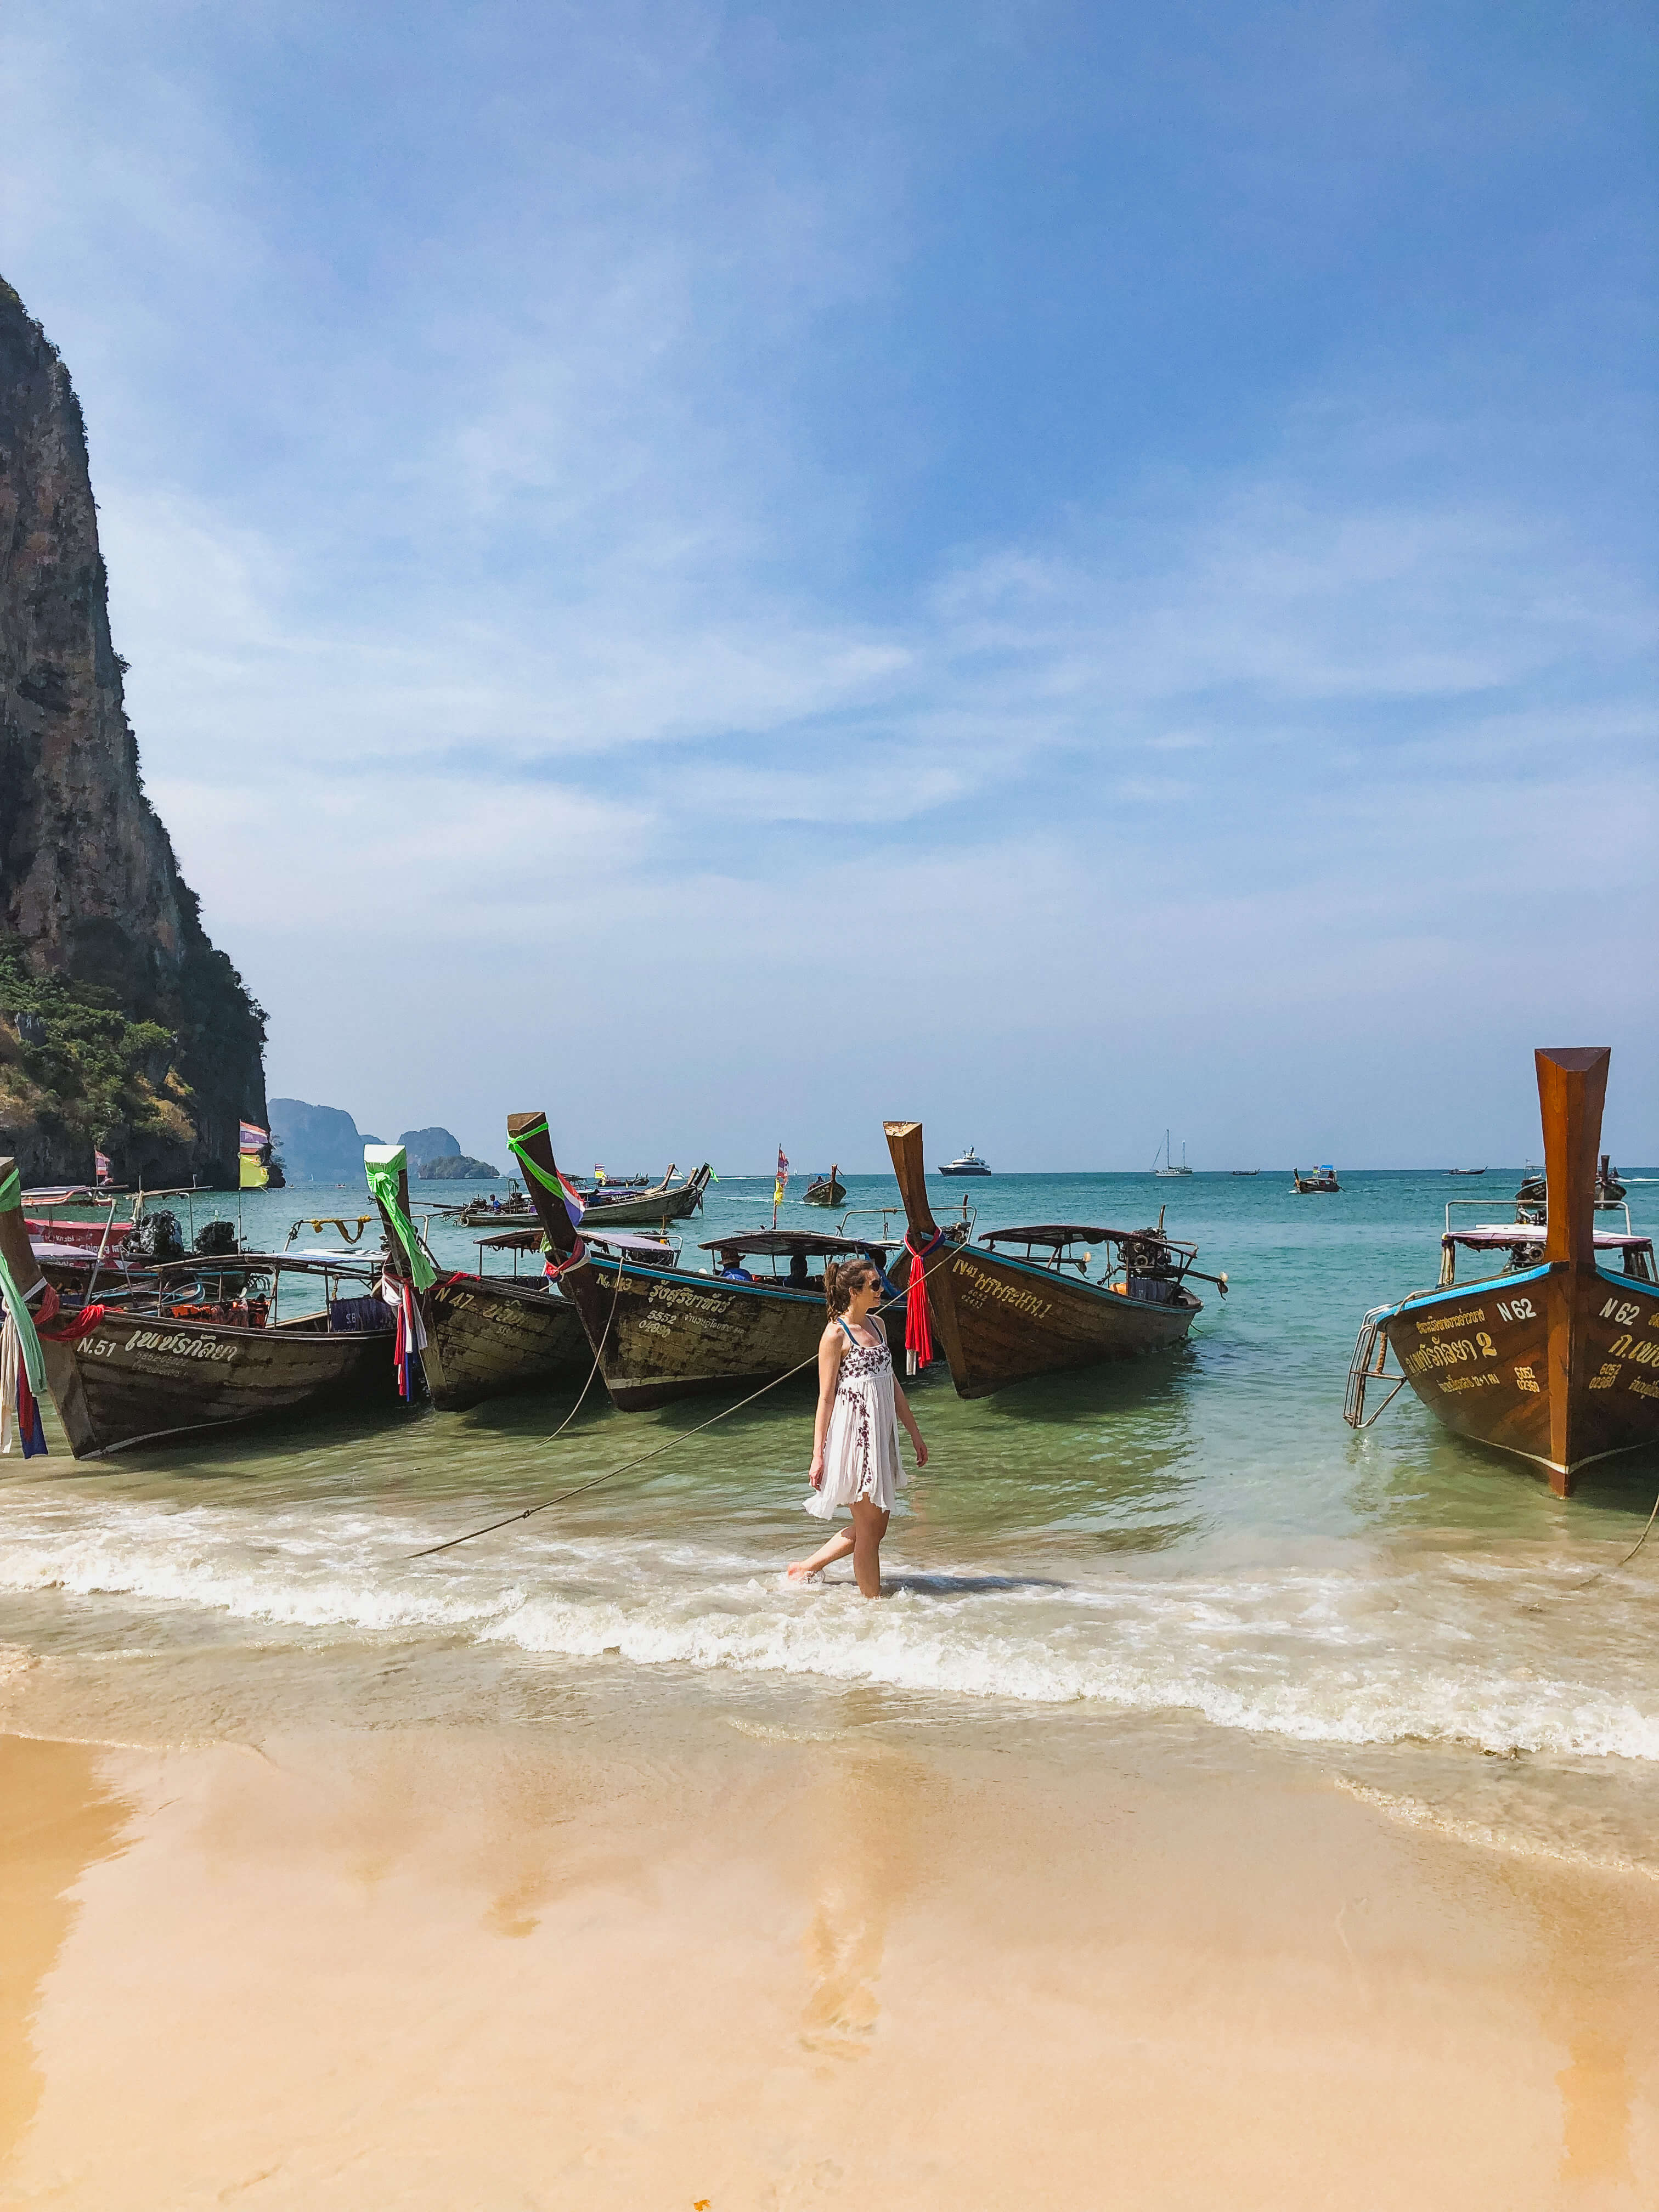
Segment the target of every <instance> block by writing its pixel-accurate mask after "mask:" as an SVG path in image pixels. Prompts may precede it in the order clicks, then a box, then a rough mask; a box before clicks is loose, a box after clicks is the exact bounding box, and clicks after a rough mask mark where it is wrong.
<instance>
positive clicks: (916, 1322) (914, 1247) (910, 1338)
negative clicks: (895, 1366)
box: [904, 1229, 945, 1375]
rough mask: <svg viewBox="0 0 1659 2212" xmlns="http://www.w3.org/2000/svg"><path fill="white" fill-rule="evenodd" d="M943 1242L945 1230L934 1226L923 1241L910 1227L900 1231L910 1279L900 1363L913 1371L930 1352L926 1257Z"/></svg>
mask: <svg viewBox="0 0 1659 2212" xmlns="http://www.w3.org/2000/svg"><path fill="white" fill-rule="evenodd" d="M944 1242H945V1231H943V1230H942V1229H936V1230H935V1231H933V1235H932V1236H931V1237H929V1238H928V1240H927V1243H925V1244H921V1245H918V1244H916V1243H914V1242H913V1240H912V1238H911V1235H910V1231H908V1229H907V1230H906V1231H905V1232H904V1249H905V1250H906V1251H907V1252H908V1254H909V1255H910V1280H909V1282H908V1285H907V1286H906V1289H905V1293H904V1364H905V1366H906V1367H907V1369H908V1371H909V1372H910V1373H911V1374H912V1375H914V1374H915V1373H916V1371H917V1370H918V1369H920V1368H923V1367H926V1366H927V1363H928V1361H929V1360H930V1359H931V1358H933V1330H932V1329H931V1328H929V1327H928V1324H927V1257H928V1255H929V1254H930V1253H933V1252H937V1251H938V1249H939V1246H940V1245H941V1244H942V1243H944Z"/></svg>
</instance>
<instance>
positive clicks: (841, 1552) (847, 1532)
mask: <svg viewBox="0 0 1659 2212" xmlns="http://www.w3.org/2000/svg"><path fill="white" fill-rule="evenodd" d="M852 1548H853V1532H852V1530H851V1529H850V1528H842V1529H838V1530H837V1531H836V1534H835V1535H833V1536H832V1537H831V1538H830V1539H829V1542H828V1543H827V1544H820V1545H819V1547H818V1548H817V1551H816V1552H814V1553H813V1554H812V1556H811V1559H797V1560H795V1561H794V1562H793V1565H791V1567H790V1569H789V1572H788V1579H789V1580H790V1581H791V1582H792V1583H807V1582H811V1580H812V1578H813V1577H814V1576H815V1575H817V1574H818V1573H819V1572H821V1571H822V1570H823V1568H825V1567H827V1566H830V1565H833V1564H834V1562H835V1561H836V1560H837V1559H845V1558H846V1557H847V1554H848V1553H849V1552H850V1551H851V1550H852Z"/></svg>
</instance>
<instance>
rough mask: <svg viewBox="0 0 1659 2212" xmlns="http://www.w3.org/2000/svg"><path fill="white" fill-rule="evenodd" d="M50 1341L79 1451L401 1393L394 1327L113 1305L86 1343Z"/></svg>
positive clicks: (59, 1396) (69, 1429) (52, 1374)
mask: <svg viewBox="0 0 1659 2212" xmlns="http://www.w3.org/2000/svg"><path fill="white" fill-rule="evenodd" d="M41 1349H42V1351H43V1352H44V1353H45V1355H46V1379H47V1382H48V1383H49V1384H50V1385H51V1389H52V1398H53V1400H54V1401H55V1403H56V1405H57V1407H58V1416H59V1418H60V1419H61V1420H62V1422H63V1424H64V1433H65V1434H66V1436H67V1437H68V1438H69V1446H70V1450H71V1451H72V1452H73V1453H74V1455H75V1456H76V1459H87V1458H91V1457H94V1456H96V1455H100V1454H102V1453H105V1452H115V1451H122V1450H125V1449H127V1448H128V1447H129V1446H131V1445H133V1444H139V1443H152V1442H155V1441H157V1440H159V1439H160V1438H161V1437H177V1436H185V1435H188V1434H190V1433H191V1431H197V1430H201V1429H213V1428H219V1427H222V1426H223V1425H227V1424H228V1423H231V1422H243V1421H252V1420H262V1419H270V1418H272V1417H274V1416H276V1415H280V1414H292V1413H304V1412H309V1411H310V1410H312V1409H313V1407H323V1406H342V1405H343V1406H358V1407H375V1406H384V1407H388V1408H389V1407H392V1406H394V1405H395V1404H396V1403H397V1402H398V1387H397V1382H396V1379H395V1376H394V1374H393V1370H392V1339H391V1337H390V1336H389V1335H387V1334H379V1335H362V1334H341V1335H337V1336H331V1335H328V1334H325V1333H324V1332H323V1331H322V1330H321V1329H320V1328H315V1329H307V1328H292V1327H285V1328H232V1327H230V1326H228V1324H226V1323H224V1322H191V1321H170V1320H166V1319H161V1318H158V1317H157V1316H155V1315H154V1314H150V1315H143V1314H117V1313H106V1315H105V1316H104V1317H103V1319H102V1320H101V1321H100V1322H99V1323H98V1325H97V1327H96V1328H94V1330H93V1331H92V1332H91V1334H89V1335H88V1336H84V1337H82V1339H81V1340H80V1341H79V1343H77V1344H70V1345H64V1344H55V1343H52V1342H51V1341H50V1340H44V1341H43V1343H42V1346H41Z"/></svg>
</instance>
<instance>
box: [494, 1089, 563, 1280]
mask: <svg viewBox="0 0 1659 2212" xmlns="http://www.w3.org/2000/svg"><path fill="white" fill-rule="evenodd" d="M507 1135H508V1136H509V1137H511V1138H512V1139H513V1141H514V1143H515V1144H516V1145H518V1146H522V1147H523V1150H524V1152H525V1153H526V1156H527V1157H528V1158H529V1159H530V1160H531V1161H532V1163H533V1164H534V1165H535V1166H537V1167H538V1168H539V1169H540V1170H541V1171H542V1174H543V1175H544V1176H547V1177H548V1179H549V1181H550V1182H557V1180H558V1174H559V1170H558V1164H557V1162H556V1160H555V1159H554V1158H553V1139H552V1138H551V1137H550V1135H549V1134H548V1128H547V1116H546V1115H545V1114H509V1115H507ZM524 1181H525V1188H526V1192H527V1193H528V1194H529V1198H530V1203H531V1204H532V1206H534V1207H535V1209H536V1218H537V1220H538V1221H539V1222H540V1224H541V1225H542V1234H543V1236H544V1237H546V1239H547V1241H548V1243H550V1245H551V1246H552V1248H553V1250H554V1253H555V1255H556V1257H557V1258H559V1259H561V1260H568V1258H569V1257H570V1255H571V1254H572V1253H573V1252H574V1250H575V1249H576V1232H575V1231H574V1229H573V1228H572V1227H571V1225H570V1216H569V1214H568V1212H566V1210H565V1205H564V1201H563V1200H562V1199H560V1198H556V1197H555V1196H554V1194H553V1193H552V1192H551V1191H550V1190H549V1189H548V1188H546V1185H545V1184H544V1183H543V1182H541V1180H540V1178H539V1177H538V1176H533V1175H529V1174H526V1176H525V1179H524Z"/></svg>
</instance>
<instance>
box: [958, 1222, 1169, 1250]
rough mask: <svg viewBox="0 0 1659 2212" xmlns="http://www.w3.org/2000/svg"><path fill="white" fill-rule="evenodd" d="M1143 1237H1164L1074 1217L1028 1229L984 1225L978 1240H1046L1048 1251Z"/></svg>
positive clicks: (1127, 1241)
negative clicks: (1090, 1225)
mask: <svg viewBox="0 0 1659 2212" xmlns="http://www.w3.org/2000/svg"><path fill="white" fill-rule="evenodd" d="M1142 1237H1152V1238H1153V1239H1154V1240H1155V1241H1156V1242H1157V1243H1164V1242H1165V1241H1166V1240H1165V1239H1164V1237H1162V1236H1160V1235H1159V1232H1158V1231H1157V1230H1156V1229H1091V1228H1086V1227H1085V1225H1083V1224H1082V1223H1081V1222H1077V1221H1044V1222H1039V1223H1038V1224H1037V1225H1036V1227H1035V1228H1032V1229H987V1230H986V1231H985V1232H984V1234H983V1235H982V1236H981V1238H980V1240H979V1241H980V1243H981V1244H1046V1245H1047V1246H1048V1249H1049V1250H1050V1251H1054V1252H1060V1251H1064V1249H1066V1245H1068V1244H1124V1243H1129V1242H1131V1241H1133V1242H1136V1243H1139V1240H1140V1239H1141V1238H1142Z"/></svg>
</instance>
